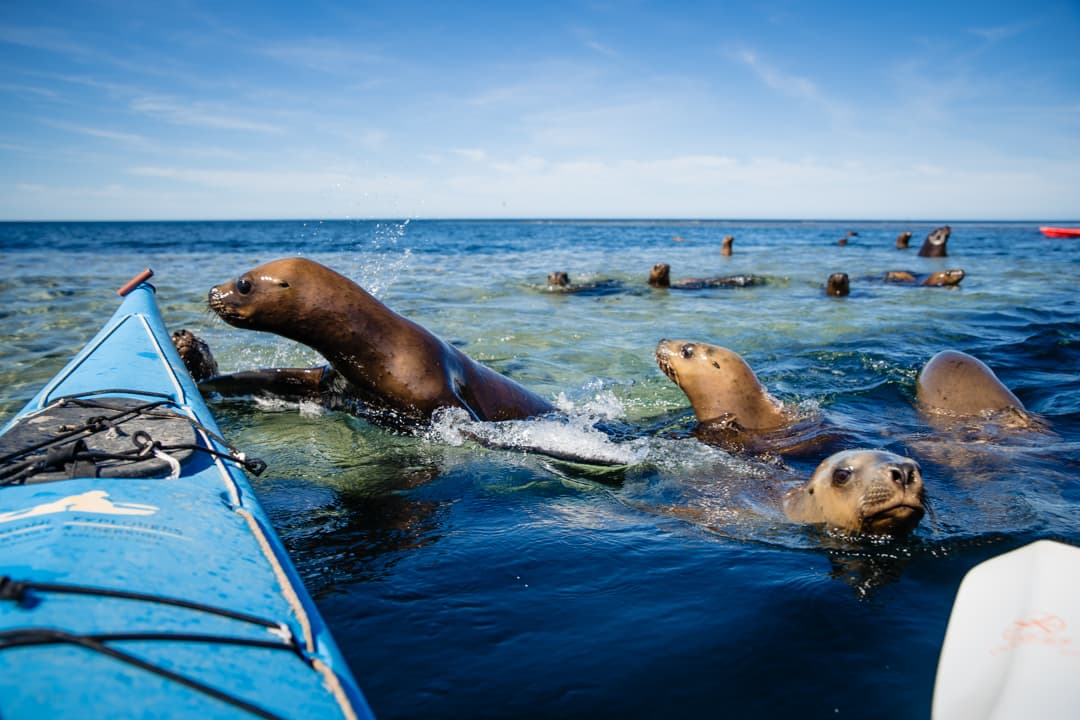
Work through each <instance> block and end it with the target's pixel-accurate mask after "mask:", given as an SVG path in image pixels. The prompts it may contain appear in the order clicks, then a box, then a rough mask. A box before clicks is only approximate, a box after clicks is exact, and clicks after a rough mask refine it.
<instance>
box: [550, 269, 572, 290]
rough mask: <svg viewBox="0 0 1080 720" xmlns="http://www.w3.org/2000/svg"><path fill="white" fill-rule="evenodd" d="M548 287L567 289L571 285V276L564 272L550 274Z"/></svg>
mask: <svg viewBox="0 0 1080 720" xmlns="http://www.w3.org/2000/svg"><path fill="white" fill-rule="evenodd" d="M548 285H550V286H552V287H567V286H568V285H570V276H569V275H568V274H567V273H566V272H564V271H562V270H558V271H556V272H551V273H548Z"/></svg>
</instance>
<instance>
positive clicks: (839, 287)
mask: <svg viewBox="0 0 1080 720" xmlns="http://www.w3.org/2000/svg"><path fill="white" fill-rule="evenodd" d="M825 294H826V295H832V296H833V297H845V296H847V295H849V294H851V280H850V279H849V278H848V276H847V273H833V274H832V275H830V276H829V279H828V280H826V281H825Z"/></svg>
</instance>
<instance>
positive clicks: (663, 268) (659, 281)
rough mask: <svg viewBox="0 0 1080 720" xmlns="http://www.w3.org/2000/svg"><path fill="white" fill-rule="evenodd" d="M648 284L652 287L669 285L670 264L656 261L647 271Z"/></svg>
mask: <svg viewBox="0 0 1080 720" xmlns="http://www.w3.org/2000/svg"><path fill="white" fill-rule="evenodd" d="M649 284H650V285H652V286H653V287H671V266H670V265H668V264H667V263H656V264H655V265H653V267H652V270H650V271H649Z"/></svg>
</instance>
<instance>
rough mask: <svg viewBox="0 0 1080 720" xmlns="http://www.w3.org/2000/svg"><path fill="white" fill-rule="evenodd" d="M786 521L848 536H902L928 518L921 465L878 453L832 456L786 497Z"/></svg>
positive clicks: (855, 452) (891, 454) (843, 453)
mask: <svg viewBox="0 0 1080 720" xmlns="http://www.w3.org/2000/svg"><path fill="white" fill-rule="evenodd" d="M784 514H785V515H787V517H788V519H789V520H792V521H794V522H802V523H814V524H819V523H820V524H825V525H826V526H828V527H831V528H837V529H840V530H844V531H847V532H851V533H860V534H869V535H896V536H901V535H906V534H908V533H909V532H911V531H912V530H913V529H914V528H915V526H916V525H918V524H919V520H921V519H922V517H923V515H924V514H926V489H925V487H924V486H923V479H922V471H921V470H920V469H919V464H918V463H916V462H915V461H914V460H911V459H909V458H905V457H901V456H899V455H895V454H893V453H890V452H885V451H882V450H845V451H842V452H838V453H836V454H834V455H830V456H829V457H828V458H826V459H825V460H824V461H822V463H821V464H820V465H818V467H817V469H816V470H815V471H814V473H813V475H811V476H810V479H809V480H807V481H806V482H805V483H803V484H802V485H800V486H798V487H794V488H792V489H790V490H788V492H787V493H786V494H785V495H784Z"/></svg>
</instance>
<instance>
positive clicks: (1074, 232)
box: [1039, 226, 1080, 238]
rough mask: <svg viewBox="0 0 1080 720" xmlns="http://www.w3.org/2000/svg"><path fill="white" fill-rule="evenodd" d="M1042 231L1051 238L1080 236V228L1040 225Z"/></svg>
mask: <svg viewBox="0 0 1080 720" xmlns="http://www.w3.org/2000/svg"><path fill="white" fill-rule="evenodd" d="M1039 232H1041V233H1042V234H1043V235H1045V236H1046V237H1050V238H1080V228H1061V227H1046V226H1043V227H1040V228H1039Z"/></svg>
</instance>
